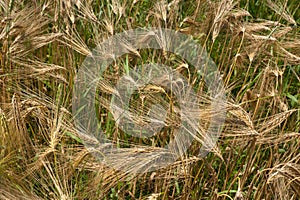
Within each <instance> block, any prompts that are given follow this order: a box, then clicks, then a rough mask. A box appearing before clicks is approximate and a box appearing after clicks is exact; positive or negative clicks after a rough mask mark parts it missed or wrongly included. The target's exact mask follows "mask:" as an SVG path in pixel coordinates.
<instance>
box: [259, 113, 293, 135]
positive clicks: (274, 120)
mask: <svg viewBox="0 0 300 200" xmlns="http://www.w3.org/2000/svg"><path fill="white" fill-rule="evenodd" d="M295 111H297V110H296V109H293V110H288V111H285V112H282V113H278V114H276V115H273V116H270V117H268V118H266V119H263V120H260V121H259V123H258V126H257V130H258V131H259V132H260V133H261V134H262V135H264V134H266V133H269V132H270V131H272V130H273V129H274V128H276V127H277V126H279V125H280V124H281V123H282V122H283V121H284V120H286V119H287V118H288V117H289V116H290V115H291V114H292V113H294V112H295Z"/></svg>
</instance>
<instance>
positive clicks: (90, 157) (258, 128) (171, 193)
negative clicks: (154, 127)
mask: <svg viewBox="0 0 300 200" xmlns="http://www.w3.org/2000/svg"><path fill="white" fill-rule="evenodd" d="M299 7H300V4H299V1H298V0H262V1H254V0H154V1H150V0H86V1H83V0H53V1H52V0H33V1H21V0H0V64H1V68H0V93H1V95H0V199H9V200H15V199H30V200H32V199H63V200H67V199H78V200H80V199H91V200H93V199H141V200H142V199H145V200H146V199H148V200H155V199H192V200H194V199H195V200H199V199H212V200H215V199H222V200H225V199H234V200H242V199H244V200H246V199H266V200H268V199H274V200H275V199H276V200H277V199H278V200H279V199H284V200H296V199H300V48H299V47H300V31H299V30H300V28H299V25H300V8H299ZM149 27H156V28H164V29H172V30H174V31H176V32H179V33H182V34H187V35H189V36H191V37H192V38H193V39H194V40H195V41H197V42H198V43H199V44H200V45H201V46H202V47H203V49H205V51H206V52H207V55H208V56H209V57H210V58H211V59H212V60H213V61H214V63H215V65H216V69H217V70H218V71H219V73H220V77H221V79H222V80H221V81H222V84H223V89H224V92H225V94H226V101H225V106H226V108H224V107H222V108H220V110H218V109H216V108H213V107H212V106H211V105H212V102H213V101H214V100H215V99H214V97H212V96H209V95H208V94H207V91H208V86H207V85H206V84H205V82H204V81H203V79H204V78H205V77H203V75H202V76H201V75H199V74H198V73H197V71H196V70H195V67H194V66H192V65H191V63H189V62H187V61H186V60H184V59H183V58H182V57H180V56H178V55H175V54H174V53H171V52H164V51H162V50H159V49H132V48H131V46H130V45H127V46H126V44H124V45H125V48H127V49H129V51H130V53H128V54H127V55H125V56H122V57H120V58H118V59H116V60H114V62H112V63H111V64H110V65H109V66H108V67H107V68H106V70H105V71H104V72H103V77H102V78H101V79H99V81H98V83H97V95H98V98H96V99H97V101H96V103H95V104H96V105H95V107H97V109H96V112H97V119H98V121H99V124H100V125H101V130H102V131H103V133H104V134H105V135H106V136H107V138H109V139H110V140H111V141H112V142H113V143H114V144H115V145H116V146H118V147H122V148H125V149H126V148H127V149H128V151H125V152H123V151H122V152H119V154H116V156H115V157H111V160H112V161H113V160H114V159H117V160H116V161H115V163H113V164H114V166H116V167H112V166H110V165H106V164H105V163H103V162H102V161H101V159H100V160H99V159H98V158H97V155H100V154H101V149H100V150H99V149H97V148H87V146H86V145H85V144H90V143H93V142H94V139H95V138H93V137H92V138H91V137H90V136H89V135H84V134H80V132H79V131H78V127H76V126H75V124H74V115H73V113H72V101H74V91H73V88H74V85H75V81H74V80H75V79H76V77H77V75H78V73H79V70H80V69H81V68H82V63H83V62H84V61H85V59H86V57H87V56H90V55H91V54H92V50H93V49H94V48H95V47H97V46H98V45H99V44H101V43H102V42H104V41H106V40H107V39H108V38H110V37H111V36H113V35H115V34H118V33H121V32H124V31H126V30H131V29H136V28H149ZM162 42H164V41H162ZM104 56H106V55H104ZM107 56H108V55H107ZM148 63H161V64H165V65H168V66H172V70H173V71H175V72H176V73H177V74H179V75H180V76H182V77H185V79H184V80H186V84H189V85H190V86H191V87H192V88H193V91H194V93H195V96H197V98H199V99H200V100H199V102H197V104H196V107H197V108H196V107H195V108H194V107H192V109H190V110H189V112H188V115H189V116H191V117H195V118H196V119H198V118H199V120H198V121H192V122H191V124H192V125H191V128H192V129H193V130H194V131H195V135H193V136H192V137H193V141H192V142H191V143H189V144H187V143H184V141H180V142H182V143H181V144H180V145H181V148H182V149H186V150H187V151H186V152H185V153H183V154H182V155H181V157H180V158H179V159H177V160H176V161H175V162H173V163H171V164H170V165H168V166H165V167H162V168H160V169H158V170H154V171H147V170H146V169H147V166H148V165H147V163H148V164H149V163H151V162H154V161H155V156H159V155H158V154H157V153H156V150H157V148H158V147H163V146H164V145H166V144H168V143H169V142H170V141H172V139H174V133H175V132H176V127H178V124H180V123H181V122H182V116H180V114H178V112H177V110H178V109H180V106H178V103H177V100H178V99H176V97H175V96H174V94H173V93H172V90H171V91H167V90H166V89H164V88H163V87H162V86H159V85H153V84H152V85H151V84H148V85H146V86H145V87H143V88H140V89H139V91H140V93H139V94H134V95H132V96H133V97H132V98H131V99H130V102H131V105H130V106H131V107H130V110H131V111H133V112H134V116H138V117H134V116H132V117H131V118H132V119H133V120H134V121H135V123H144V124H147V122H145V120H144V118H145V117H143V116H145V115H147V113H148V114H149V113H150V115H151V116H150V117H153V118H154V119H156V120H157V121H158V122H157V123H158V124H164V128H162V129H161V130H160V131H159V132H158V133H155V135H154V136H153V137H151V138H140V137H133V136H131V135H128V134H127V133H126V131H124V130H121V128H120V127H121V126H118V120H117V119H115V118H114V116H115V115H114V113H113V112H112V111H111V104H110V101H111V100H112V98H111V96H112V95H114V94H115V89H114V85H115V84H117V83H118V81H120V80H122V79H121V77H123V75H124V74H125V75H126V74H127V76H129V75H130V73H129V71H130V70H131V71H132V70H135V69H137V68H138V66H146V64H148ZM157 71H158V72H159V69H158V70H157ZM166 73H167V72H166ZM130 76H132V77H133V76H134V75H130ZM160 78H161V77H157V81H160V82H161V83H162V85H163V84H165V82H164V79H163V78H161V79H160ZM121 83H122V82H121ZM120 85H122V84H120ZM165 85H167V84H165ZM178 85H179V83H178ZM120 87H121V86H120ZM178 87H179V86H178ZM194 93H193V94H194ZM192 98H193V97H192ZM155 103H160V106H157V107H152V108H154V109H152V111H151V109H149V106H148V105H153V104H155ZM169 105H170V106H169ZM169 107H170V110H169V112H168V113H166V115H167V117H166V119H165V120H164V121H163V120H160V118H159V117H160V116H161V113H162V112H161V109H162V108H169ZM221 111H224V113H225V116H226V118H225V120H224V122H223V123H222V129H221V130H220V135H219V138H218V141H217V142H216V146H214V148H213V149H211V152H210V153H208V154H207V155H206V156H205V157H199V156H198V153H199V150H200V149H201V147H202V146H203V145H202V146H201V141H204V140H205V137H206V136H205V135H203V134H201V133H202V130H207V128H208V126H209V125H208V124H209V122H211V121H212V119H214V120H216V121H218V120H219V118H218V115H219V113H220V112H221ZM141 116H142V117H141ZM143 120H144V121H143ZM159 120H160V121H159ZM199 141H200V142H199ZM145 146H147V148H146V147H145ZM141 152H142V153H143V152H144V153H145V152H146V153H147V155H149V157H148V159H147V160H142V161H136V162H135V161H134V162H130V168H129V167H128V166H127V165H125V164H124V163H125V162H126V161H127V160H131V159H133V160H134V159H135V158H137V157H138V156H139V155H140V154H141ZM112 156H113V154H112ZM104 159H109V158H104ZM118 159H119V160H118ZM151 159H153V160H151ZM145 162H146V163H145ZM162 164H164V163H163V162H162ZM149 165H150V164H149ZM124 166H127V168H125V167H124Z"/></svg>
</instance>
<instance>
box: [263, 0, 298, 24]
mask: <svg viewBox="0 0 300 200" xmlns="http://www.w3.org/2000/svg"><path fill="white" fill-rule="evenodd" d="M286 2H287V1H286ZM267 5H268V7H269V8H271V9H272V10H273V11H275V12H276V13H277V14H278V15H280V16H281V17H283V18H284V19H285V20H286V21H288V22H289V23H291V24H293V25H297V23H296V21H295V20H294V19H293V17H292V16H291V15H290V14H288V12H287V11H286V10H285V8H286V6H282V5H281V6H279V5H277V4H276V3H274V2H273V1H271V0H267Z"/></svg>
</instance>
